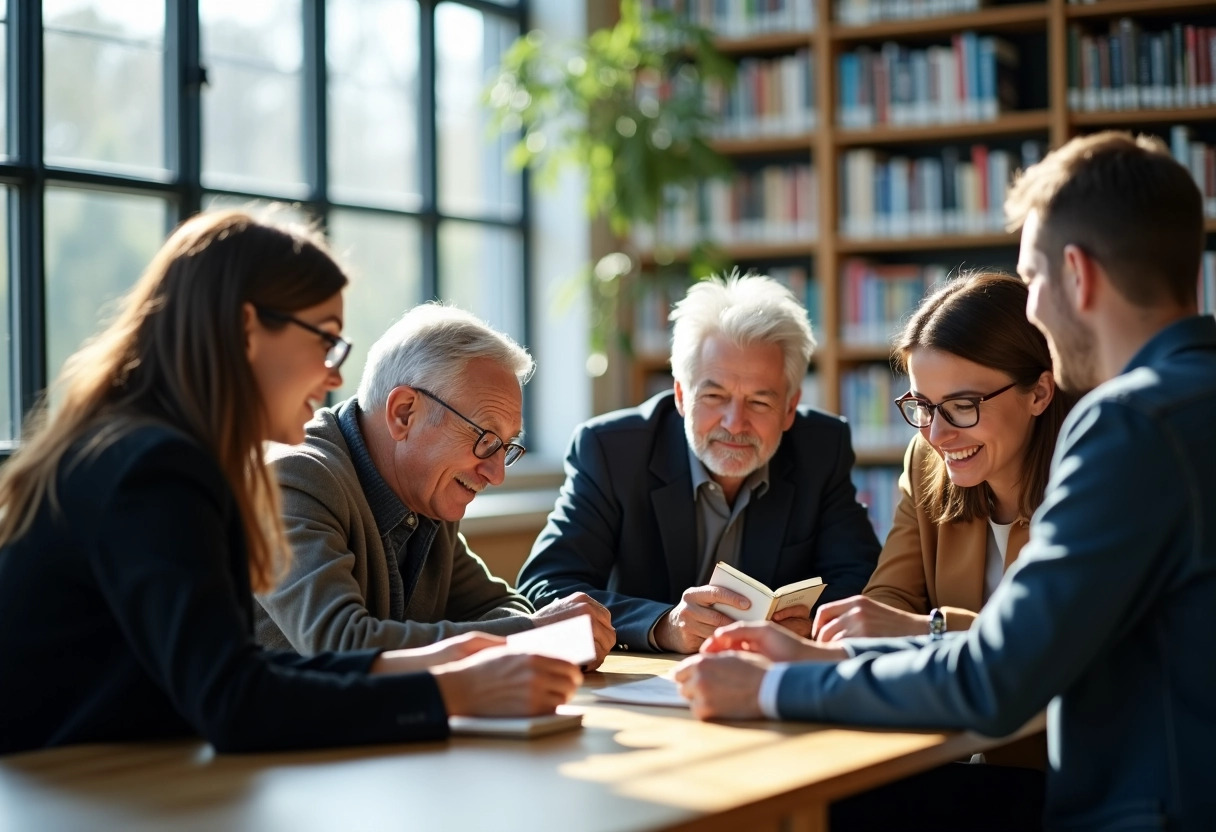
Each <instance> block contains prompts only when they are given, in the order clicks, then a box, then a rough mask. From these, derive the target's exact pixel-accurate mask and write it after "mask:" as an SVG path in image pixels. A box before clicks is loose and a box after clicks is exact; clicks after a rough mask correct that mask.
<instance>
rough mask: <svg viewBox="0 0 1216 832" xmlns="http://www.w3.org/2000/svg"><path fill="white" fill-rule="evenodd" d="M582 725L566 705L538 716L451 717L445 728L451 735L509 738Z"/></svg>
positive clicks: (540, 734) (541, 733)
mask: <svg viewBox="0 0 1216 832" xmlns="http://www.w3.org/2000/svg"><path fill="white" fill-rule="evenodd" d="M582 724H583V715H582V713H581V712H578V711H571V710H569V709H568V708H567V707H565V706H561V707H559V708H558V709H557V713H555V714H543V715H541V716H450V717H448V728H450V729H451V731H452V733H453V734H458V735H461V734H463V735H468V736H474V737H509V738H512V739H531V738H533V737H543V736H545V735H547V734H556V733H558V732H559V731H570V730H573V729H575V728H578V727H580V726H581V725H582Z"/></svg>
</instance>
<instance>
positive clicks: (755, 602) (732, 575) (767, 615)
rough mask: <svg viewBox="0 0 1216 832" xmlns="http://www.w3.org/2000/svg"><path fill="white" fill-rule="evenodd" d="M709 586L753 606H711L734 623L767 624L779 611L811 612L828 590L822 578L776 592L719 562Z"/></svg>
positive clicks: (788, 585) (798, 583) (808, 580)
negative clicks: (821, 595)
mask: <svg viewBox="0 0 1216 832" xmlns="http://www.w3.org/2000/svg"><path fill="white" fill-rule="evenodd" d="M709 583H710V586H720V587H722V588H724V589H729V590H731V591H732V592H737V593H739V594H740V595H742V596H744V597H745V598H747V600H749V601H751V602H752V605H751V606H750V607H748V608H747V609H745V610H741V609H739V608H738V607H730V606H727V605H726V604H713V605H712V606H713V608H714V609H716V610H717V611H718V612H720V613H723V614H725V615H729V616H730V617H731V618H733V619H735V620H736V621H768V620H769V619H771V618H772V617H773V615H775V614H776V613H777V611H778V610H783V609H785V608H786V607H796V606H804V607H806V608H807V609H810V608H811V607H813V606H814V605H815V602H816V601H818V600H819V595H820V594H821V593H822V592H823V590H824V587H826V586H827V584H825V583H824V582H823V578H807V579H806V580H804V581H796V582H794V583H792V584H786V585H785V586H782V587H778V588H777V589H769V588H768V587H767V586H765V585H764V584H762V583H760V582H759V581H757V580H756V579H755V578H753V577H751V576H750V575H748V574H746V573H744V572H741V571H740V570H738V569H736V568H735V567H733V566H731V565H730V564H728V563H723V562H722V561H718V564H717V566H715V567H714V573H713V575H711V576H710V578H709Z"/></svg>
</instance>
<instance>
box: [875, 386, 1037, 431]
mask: <svg viewBox="0 0 1216 832" xmlns="http://www.w3.org/2000/svg"><path fill="white" fill-rule="evenodd" d="M1016 385H1017V382H1016V381H1015V382H1014V383H1013V384H1006V385H1005V386H1004V387H1002V388H1001V389H1000V390H997V391H994V392H992V393H989V394H988V395H986V396H951V397H950V398H948V399H942V400H941V401H940V402H938V403H937V404H932V403H931V402H928V401H926V400H925V399H921V398H918V397H916V396H913V395H912V394H911V393H905V394H904V395H902V396H900V397H899V398H898V399H896V400H895V406H896V407H898V408H899V412H900V415H902V416H903V417H904V421H905V422H907V423H908V424H909V425H911V426H912V427H914V428H918V429H920V428H927V427H929V425H931V424H933V414H934V413H935V412H937V413H941V414H942V417H943V418H945V420H946V421H947V422H949V423H950V424H952V425H954V426H955V427H956V428H973V427H975V426H976V425H978V424H979V423H980V402H986V401H988V400H989V399H994V398H996V397H997V396H999V395H1001V394H1002V393H1004V392H1005V391H1006V390H1010V389H1012V388H1013V387H1015V386H1016Z"/></svg>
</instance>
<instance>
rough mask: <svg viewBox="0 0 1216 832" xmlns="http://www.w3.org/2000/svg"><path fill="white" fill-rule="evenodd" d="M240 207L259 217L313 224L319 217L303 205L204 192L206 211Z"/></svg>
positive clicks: (204, 207)
mask: <svg viewBox="0 0 1216 832" xmlns="http://www.w3.org/2000/svg"><path fill="white" fill-rule="evenodd" d="M231 208H239V209H240V210H242V211H245V212H247V213H249V214H252V215H253V216H255V217H257V218H259V219H267V220H270V221H278V222H285V223H300V224H301V225H307V226H313V225H315V224H316V222H317V218H316V217H315V216H313V215H312V213H311V212H309V211H308V209H307V208H305V207H304V206H303V205H300V204H298V203H294V202H276V201H274V200H271V199H249V198H248V197H243V196H232V195H231V194H203V210H204V211H225V210H229V209H231Z"/></svg>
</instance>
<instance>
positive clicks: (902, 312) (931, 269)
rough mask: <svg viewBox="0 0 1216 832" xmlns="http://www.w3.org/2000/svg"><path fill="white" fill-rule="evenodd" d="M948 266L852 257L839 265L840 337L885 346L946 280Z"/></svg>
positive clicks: (856, 343) (844, 340)
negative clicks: (926, 296)
mask: <svg viewBox="0 0 1216 832" xmlns="http://www.w3.org/2000/svg"><path fill="white" fill-rule="evenodd" d="M950 272H951V268H950V267H949V266H943V265H937V264H931V265H924V266H922V265H917V264H914V263H895V264H892V263H875V262H872V261H870V260H866V259H864V258H861V257H850V258H849V259H847V260H845V261H844V263H843V264H842V265H841V267H840V274H841V281H842V282H841V292H842V296H841V331H840V340H841V342H842V343H844V344H848V345H850V346H872V345H881V346H886V345H887V344H889V343H890V342H891V338H892V336H893V335H895V334H896V333H897V332H898V331H899V329H900V327H901V326H902V325H903V321H904V319H905V318H907V316H908V313H909V312H911V311H912V310H913V309H915V308H916V305H917V304H918V303H920V300H921V298H923V297H924V296H925V295H926V294H927V293H928V292H930V291H931V290H932V289H933V288H934V287H935V286H937V284H939V283H943V282H945V280H946V278H947V277H948V276H949V275H950Z"/></svg>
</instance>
